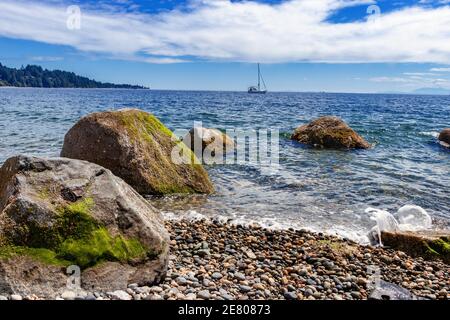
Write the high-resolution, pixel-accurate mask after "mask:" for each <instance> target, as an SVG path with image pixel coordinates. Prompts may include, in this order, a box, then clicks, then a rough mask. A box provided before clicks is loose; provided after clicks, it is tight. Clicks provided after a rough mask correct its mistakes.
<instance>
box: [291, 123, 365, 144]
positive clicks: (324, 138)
mask: <svg viewBox="0 0 450 320" xmlns="http://www.w3.org/2000/svg"><path fill="white" fill-rule="evenodd" d="M291 139H292V140H295V141H298V142H301V143H304V144H308V145H311V146H314V147H320V148H344V149H368V148H370V144H369V143H368V142H367V141H365V140H364V139H363V138H362V137H361V136H360V135H358V134H357V133H356V132H355V131H354V130H353V129H351V128H350V127H349V126H348V125H347V124H346V123H345V122H344V121H343V120H341V119H339V118H337V117H330V116H327V117H321V118H318V119H316V120H314V121H312V122H311V123H309V124H306V125H302V126H300V127H298V128H297V129H296V130H295V131H294V133H293V134H292V136H291Z"/></svg>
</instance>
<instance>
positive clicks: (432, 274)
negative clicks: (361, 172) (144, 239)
mask: <svg viewBox="0 0 450 320" xmlns="http://www.w3.org/2000/svg"><path fill="white" fill-rule="evenodd" d="M166 227H167V229H168V230H169V232H170V234H171V244H170V245H171V255H170V262H169V270H168V273H167V277H166V280H165V281H164V282H163V283H161V284H160V285H158V286H153V287H139V286H137V285H130V286H129V288H124V290H123V291H122V290H119V291H115V292H110V293H106V294H105V293H82V294H78V295H77V294H70V293H68V294H67V295H66V296H64V295H63V297H61V299H89V300H94V299H125V300H131V299H136V300H141V299H146V300H158V299H169V300H174V299H181V300H184V299H186V300H193V299H224V300H233V299H239V300H247V299H291V300H292V299H310V300H315V299H338V300H341V299H345V300H347V299H367V298H368V296H369V294H370V292H371V288H372V283H373V281H374V279H375V277H376V276H374V275H373V272H374V271H375V274H376V270H379V275H380V278H381V279H382V280H384V281H387V282H390V283H393V284H396V285H399V286H401V287H403V288H405V289H408V290H409V291H411V293H413V294H415V295H417V296H418V297H423V298H427V299H450V268H449V266H448V265H447V264H445V263H443V262H440V261H424V260H423V259H421V258H418V259H417V258H411V257H409V256H407V255H406V254H404V253H403V252H399V251H394V250H389V249H384V248H375V247H370V246H361V245H358V244H356V243H354V242H352V241H349V240H345V239H339V238H336V237H332V236H327V235H323V234H317V233H310V232H307V231H298V230H297V231H295V230H279V231H274V230H267V229H263V228H261V227H260V226H239V225H233V224H227V223H222V222H218V221H209V220H201V221H167V222H166ZM9 298H10V299H19V297H9ZM25 298H29V299H30V298H31V299H33V298H37V297H25Z"/></svg>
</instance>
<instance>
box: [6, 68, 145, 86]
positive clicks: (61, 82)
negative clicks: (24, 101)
mask: <svg viewBox="0 0 450 320" xmlns="http://www.w3.org/2000/svg"><path fill="white" fill-rule="evenodd" d="M1 86H11V87H37V88H122V89H146V88H145V87H143V86H136V85H129V84H114V83H104V82H99V81H95V80H91V79H89V78H86V77H81V76H78V75H76V74H75V73H73V72H67V71H61V70H47V69H43V68H42V67H40V66H36V65H28V66H26V67H22V68H20V69H15V68H8V67H6V66H3V65H2V64H1V63H0V87H1Z"/></svg>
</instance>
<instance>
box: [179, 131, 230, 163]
mask: <svg viewBox="0 0 450 320" xmlns="http://www.w3.org/2000/svg"><path fill="white" fill-rule="evenodd" d="M183 142H184V143H185V144H186V145H187V146H188V147H189V148H190V149H191V150H192V151H193V152H194V153H195V155H196V156H197V158H199V159H203V160H204V162H207V163H208V162H209V161H210V160H211V161H214V160H218V161H220V160H222V159H223V156H224V155H226V154H228V153H231V152H234V149H235V143H234V140H233V139H232V138H230V137H229V136H228V135H226V134H225V133H223V132H221V131H219V130H217V129H209V128H203V127H195V128H192V129H191V130H190V131H189V132H188V133H187V134H186V135H185V136H184V138H183Z"/></svg>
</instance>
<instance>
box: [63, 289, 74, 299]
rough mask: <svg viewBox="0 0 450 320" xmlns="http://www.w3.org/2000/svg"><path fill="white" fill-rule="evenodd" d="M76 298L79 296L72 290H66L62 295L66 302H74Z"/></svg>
mask: <svg viewBox="0 0 450 320" xmlns="http://www.w3.org/2000/svg"><path fill="white" fill-rule="evenodd" d="M76 296H77V294H76V293H75V292H73V291H70V290H66V291H64V292H63V293H62V294H61V298H63V299H64V300H74V299H75V298H76Z"/></svg>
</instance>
